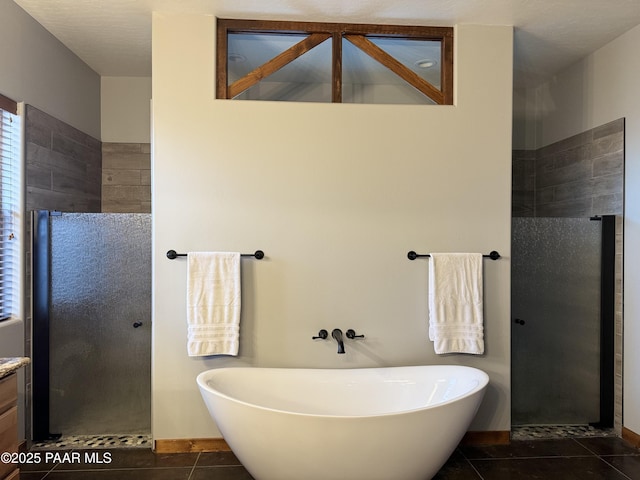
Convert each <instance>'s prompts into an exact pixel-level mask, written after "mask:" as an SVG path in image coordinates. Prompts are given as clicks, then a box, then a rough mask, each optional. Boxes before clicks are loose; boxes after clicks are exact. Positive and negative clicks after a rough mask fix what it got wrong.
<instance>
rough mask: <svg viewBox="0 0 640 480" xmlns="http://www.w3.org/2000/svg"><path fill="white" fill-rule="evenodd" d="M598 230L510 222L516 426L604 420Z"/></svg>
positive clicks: (587, 224) (575, 224)
mask: <svg viewBox="0 0 640 480" xmlns="http://www.w3.org/2000/svg"><path fill="white" fill-rule="evenodd" d="M601 237H602V233H601V223H600V222H599V221H590V220H589V218H513V223H512V275H511V279H512V292H511V298H512V321H513V323H512V324H511V332H512V337H511V338H512V423H513V424H514V425H545V424H554V425H567V424H582V425H586V424H588V423H591V422H597V421H598V420H599V418H600V296H601V293H600V292H601V241H602V240H601Z"/></svg>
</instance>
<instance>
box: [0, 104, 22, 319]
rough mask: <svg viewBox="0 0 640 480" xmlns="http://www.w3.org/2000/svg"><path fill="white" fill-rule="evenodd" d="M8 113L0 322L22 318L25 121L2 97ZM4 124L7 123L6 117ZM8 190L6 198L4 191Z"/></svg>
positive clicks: (1, 107) (2, 158)
mask: <svg viewBox="0 0 640 480" xmlns="http://www.w3.org/2000/svg"><path fill="white" fill-rule="evenodd" d="M6 113H8V114H10V115H11V116H12V118H11V120H10V123H13V125H12V131H10V132H9V133H8V134H7V135H6V136H5V134H4V133H2V135H1V136H0V141H3V140H4V141H8V142H9V143H8V144H9V149H8V152H9V154H8V155H7V154H6V153H5V152H2V151H0V181H1V182H2V183H3V185H2V186H1V187H0V210H1V211H2V215H1V216H0V235H2V238H0V283H1V284H0V302H1V303H2V305H0V322H4V321H8V320H16V319H21V318H22V234H23V220H22V215H23V205H22V201H23V191H22V190H23V188H22V127H21V123H22V119H21V115H20V111H19V109H18V103H17V102H15V101H13V100H11V99H10V98H8V97H5V96H4V95H2V94H0V115H2V117H4V116H5V114H6ZM14 122H15V123H14ZM0 123H2V124H4V119H3V118H0ZM5 168H8V171H7V172H5V171H4V170H5ZM7 180H8V181H9V182H8V185H5V182H7ZM5 188H7V190H8V194H7V195H6V196H5V193H6V192H3V191H2V190H4V189H5ZM6 198H9V199H10V203H9V206H8V208H7V206H6V205H4V200H5V199H6ZM5 210H6V211H5ZM6 256H9V258H6Z"/></svg>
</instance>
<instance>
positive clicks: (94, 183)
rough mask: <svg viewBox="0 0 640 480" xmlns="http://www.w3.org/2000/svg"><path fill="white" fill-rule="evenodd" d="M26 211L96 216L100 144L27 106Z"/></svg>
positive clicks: (100, 170) (100, 158)
mask: <svg viewBox="0 0 640 480" xmlns="http://www.w3.org/2000/svg"><path fill="white" fill-rule="evenodd" d="M25 143H26V163H27V165H26V185H27V195H26V201H27V211H29V210H39V209H42V210H60V211H64V212H99V211H100V209H101V205H100V197H101V189H102V186H101V177H102V144H101V142H100V141H99V140H96V139H95V138H93V137H91V136H90V135H87V134H85V133H83V132H81V131H80V130H78V129H76V128H74V127H72V126H70V125H68V124H66V123H64V122H62V121H60V120H58V119H56V118H54V117H52V116H51V115H48V114H47V113H45V112H43V111H41V110H38V109H37V108H35V107H33V106H31V105H27V106H26V123H25Z"/></svg>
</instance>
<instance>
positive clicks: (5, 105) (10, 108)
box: [0, 94, 18, 115]
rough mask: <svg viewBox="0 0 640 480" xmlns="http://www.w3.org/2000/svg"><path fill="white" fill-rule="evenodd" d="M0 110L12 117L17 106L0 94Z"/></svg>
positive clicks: (16, 110) (16, 111)
mask: <svg viewBox="0 0 640 480" xmlns="http://www.w3.org/2000/svg"><path fill="white" fill-rule="evenodd" d="M0 108H1V109H2V110H4V111H6V112H9V113H13V114H14V115H15V114H17V113H18V104H17V103H16V102H14V101H13V100H11V99H10V98H8V97H5V96H4V95H2V94H0Z"/></svg>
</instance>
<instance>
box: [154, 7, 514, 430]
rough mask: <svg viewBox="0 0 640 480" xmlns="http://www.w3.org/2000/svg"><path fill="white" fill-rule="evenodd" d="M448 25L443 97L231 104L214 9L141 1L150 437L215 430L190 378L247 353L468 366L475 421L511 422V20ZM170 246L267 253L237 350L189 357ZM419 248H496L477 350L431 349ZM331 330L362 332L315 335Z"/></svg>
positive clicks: (181, 283)
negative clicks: (220, 89) (427, 102)
mask: <svg viewBox="0 0 640 480" xmlns="http://www.w3.org/2000/svg"><path fill="white" fill-rule="evenodd" d="M456 35H457V41H456V52H455V53H456V59H457V95H456V96H457V105H456V106H427V107H425V106H392V105H346V104H341V105H337V104H336V105H334V104H318V103H285V102H252V101H242V102H241V101H228V100H215V99H214V97H215V95H214V58H215V15H211V16H189V15H172V14H158V13H156V14H154V17H153V72H154V75H153V122H152V123H153V155H152V156H153V166H152V169H153V199H154V200H153V201H154V205H153V253H154V261H153V283H154V298H153V373H152V381H153V389H152V404H153V407H152V410H153V418H152V429H153V435H154V438H155V439H171V438H206V437H218V436H220V434H219V432H218V430H217V429H216V427H215V425H214V423H213V421H212V420H211V419H210V417H209V415H208V413H207V411H206V409H205V406H204V403H203V401H202V399H201V397H200V394H199V392H198V389H197V387H196V383H195V377H196V375H197V374H198V373H200V372H202V371H204V370H207V369H209V368H216V367H220V366H225V365H247V364H248V365H256V366H291V367H293V366H299V367H330V368H341V367H365V366H378V365H380V366H390V365H409V364H431V363H454V364H465V365H473V366H477V367H479V368H481V369H483V370H485V371H487V372H488V373H489V374H490V376H491V387H490V389H489V392H488V394H487V396H486V399H485V402H484V403H483V406H482V407H481V411H480V413H479V415H478V417H477V419H476V421H475V422H474V424H473V426H472V427H473V429H474V430H509V429H510V320H509V319H510V216H511V200H510V199H511V101H512V99H511V97H512V95H511V89H512V88H511V81H512V77H511V76H512V29H511V28H510V27H486V26H482V27H481V26H471V25H466V26H460V27H458V28H457V31H456ZM478 51H483V52H491V55H489V56H487V55H483V56H482V57H479V56H478V55H477V52H478ZM185 52H189V54H188V55H185ZM169 249H175V250H178V251H180V252H187V251H198V250H230V251H241V252H253V251H255V250H256V249H263V250H264V251H265V252H266V255H267V258H266V259H264V260H262V261H257V260H253V259H244V260H242V273H243V279H242V287H243V315H242V325H241V346H240V356H239V357H237V358H232V357H218V358H189V357H187V353H186V330H187V329H186V319H185V291H186V262H185V260H184V259H178V260H173V261H171V260H168V259H167V258H166V256H165V253H166V252H167V250H169ZM414 249H415V250H419V251H423V252H428V251H481V252H485V253H487V252H489V251H490V250H493V249H495V250H498V251H500V252H501V253H502V254H503V255H504V258H503V259H501V260H499V261H497V262H492V261H490V260H487V261H486V263H485V272H486V277H485V288H486V290H485V313H486V355H485V356H481V357H474V356H465V355H452V356H446V357H438V356H436V355H435V354H434V353H433V347H432V345H431V344H430V343H429V341H428V335H427V323H426V318H427V294H426V291H427V281H426V280H427V263H426V261H425V260H418V261H414V262H411V261H409V260H407V258H406V254H407V252H408V251H409V250H414ZM335 327H339V328H342V329H343V330H346V329H348V328H354V329H356V330H357V331H358V332H361V333H363V334H365V335H366V340H364V341H361V342H352V341H348V342H347V344H346V350H347V353H346V354H345V355H340V356H339V355H337V354H336V345H335V344H333V343H332V342H329V341H327V342H314V341H312V340H311V336H312V335H315V334H316V333H317V332H318V330H319V329H321V328H326V329H329V330H331V329H333V328H335Z"/></svg>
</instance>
